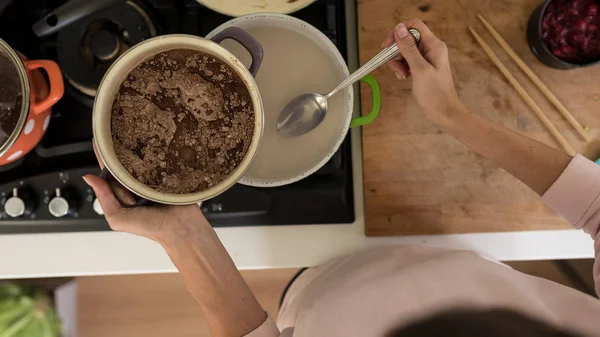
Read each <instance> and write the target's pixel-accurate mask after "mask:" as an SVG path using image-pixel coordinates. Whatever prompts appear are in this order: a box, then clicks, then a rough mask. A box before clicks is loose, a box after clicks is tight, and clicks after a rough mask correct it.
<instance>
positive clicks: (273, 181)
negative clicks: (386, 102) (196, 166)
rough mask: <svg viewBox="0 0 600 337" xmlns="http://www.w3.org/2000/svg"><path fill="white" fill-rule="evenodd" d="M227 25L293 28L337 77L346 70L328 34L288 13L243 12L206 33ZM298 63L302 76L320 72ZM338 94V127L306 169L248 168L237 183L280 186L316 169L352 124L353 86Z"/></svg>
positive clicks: (243, 27) (343, 75) (217, 31)
mask: <svg viewBox="0 0 600 337" xmlns="http://www.w3.org/2000/svg"><path fill="white" fill-rule="evenodd" d="M230 27H239V28H242V29H244V30H248V31H250V33H252V29H257V28H265V27H272V28H274V29H275V28H279V29H280V28H286V29H288V30H291V31H293V32H289V33H291V34H292V33H294V34H295V33H297V34H301V35H303V36H305V37H308V38H309V39H310V40H311V41H312V42H314V44H316V45H317V46H318V47H319V48H320V49H321V50H322V51H324V53H325V55H326V57H328V58H329V60H330V61H331V63H332V64H333V65H334V68H335V71H336V72H337V77H338V78H337V80H339V81H341V80H342V79H343V78H345V77H346V76H348V74H349V72H348V66H347V65H346V62H345V61H344V59H343V57H342V55H341V54H340V52H339V51H338V49H337V47H336V46H335V45H334V44H333V43H332V42H331V41H330V40H329V38H328V37H327V36H325V35H324V34H323V33H321V32H320V31H319V30H317V29H316V28H315V27H313V26H311V25H310V24H308V23H306V22H304V21H302V20H299V19H296V18H293V17H291V16H288V15H283V14H275V13H260V14H250V15H247V16H243V17H239V18H235V19H232V20H230V21H227V22H226V23H224V24H222V25H221V26H219V27H217V28H215V29H214V30H213V31H212V32H210V33H209V34H208V35H207V38H210V37H212V36H215V35H216V34H218V33H219V32H221V31H223V30H224V29H227V28H230ZM253 36H254V37H255V38H256V39H257V40H258V41H259V43H261V44H262V45H263V47H264V48H265V57H266V58H267V57H272V55H271V54H273V53H271V54H270V51H269V50H268V47H266V46H265V40H264V39H263V40H262V42H261V36H259V35H258V34H253ZM287 42H288V41H287V40H282V41H281V44H282V45H285V44H286V43H287ZM267 63H268V62H267V61H266V59H265V62H263V67H264V66H265V64H267ZM291 66H293V65H291ZM297 66H298V67H303V69H304V68H305V73H306V74H308V75H303V76H319V75H318V74H313V73H311V65H310V64H303V65H297ZM264 69H265V68H263V71H264ZM303 71H304V70H303ZM260 76H265V74H263V73H259V79H260ZM268 76H273V77H277V76H282V75H280V74H276V73H275V74H272V73H269V74H268ZM286 81H288V83H289V81H290V79H289V78H282V85H286V83H285V82H286ZM258 82H259V89H260V90H262V89H261V88H260V80H259V81H258ZM338 83H339V82H338ZM336 84H337V83H336ZM334 86H335V85H333V86H332V87H331V88H330V89H333V87H334ZM263 89H264V88H263ZM312 90H313V91H314V89H312ZM302 93H303V92H298V93H297V94H298V95H299V94H302ZM261 94H262V96H263V101H264V103H265V106H266V107H268V104H267V101H265V92H264V91H263V92H262V93H261ZM337 95H340V96H342V99H338V101H337V102H338V104H341V105H343V106H342V109H341V111H339V110H340V109H338V112H342V114H341V115H340V116H337V117H332V118H336V120H335V123H338V124H339V125H337V127H336V128H335V129H336V130H338V131H339V132H337V131H336V134H333V135H332V137H333V138H332V139H327V140H326V142H327V144H328V147H327V148H326V149H325V150H323V151H322V153H321V152H319V156H320V157H319V160H315V161H314V162H312V163H310V164H307V165H308V166H307V167H306V168H305V169H302V170H301V172H296V173H293V174H290V175H289V176H285V177H276V178H265V177H260V178H259V177H257V176H251V175H250V172H249V173H247V174H246V175H245V176H244V177H243V178H242V179H241V180H240V181H239V183H241V184H244V185H250V186H257V187H275V186H282V185H287V184H291V183H294V182H296V181H299V180H301V179H303V178H305V177H307V176H309V175H311V174H312V173H314V172H315V171H317V170H319V169H320V168H321V167H323V165H325V164H326V163H327V162H328V161H329V159H330V158H331V157H332V156H333V155H334V154H335V153H336V151H337V150H338V149H339V147H340V145H341V144H342V142H343V141H344V139H345V137H346V134H347V132H348V128H349V127H350V126H351V122H352V113H353V106H354V93H353V90H352V88H347V89H345V90H343V91H341V92H340V93H338V94H337ZM337 95H336V96H337ZM330 106H331V105H330ZM267 109H268V108H267ZM378 111H379V110H378V109H377V113H378ZM265 114H266V115H267V116H269V117H272V115H270V114H277V115H279V111H265ZM329 115H330V114H329V112H328V116H329ZM375 115H376V114H375ZM374 117H375V116H371V117H370V119H374ZM326 118H327V117H326ZM366 123H367V121H366V120H364V119H363V121H362V123H361V122H360V121H356V123H354V122H353V124H356V125H362V124H366ZM266 127H269V123H268V122H266ZM309 134H310V133H309ZM303 137H305V136H303ZM264 141H268V140H266V139H264V140H263V142H264ZM264 144H265V143H263V147H264V146H265V145H264ZM259 152H260V149H259ZM259 157H260V154H259ZM251 171H252V169H251Z"/></svg>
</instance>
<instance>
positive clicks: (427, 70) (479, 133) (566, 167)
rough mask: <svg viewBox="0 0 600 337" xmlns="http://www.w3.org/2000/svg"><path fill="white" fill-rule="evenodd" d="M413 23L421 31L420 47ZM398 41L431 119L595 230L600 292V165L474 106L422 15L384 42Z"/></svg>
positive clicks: (397, 65) (399, 66)
mask: <svg viewBox="0 0 600 337" xmlns="http://www.w3.org/2000/svg"><path fill="white" fill-rule="evenodd" d="M407 26H408V28H412V27H414V28H417V29H418V30H419V31H420V32H421V43H420V45H419V46H418V47H417V46H416V44H415V42H414V39H413V38H412V36H410V35H409V34H408V32H407ZM394 42H395V43H396V44H397V45H398V47H399V49H400V52H401V54H402V56H403V59H402V60H400V59H396V60H394V61H392V62H390V63H389V66H390V68H391V69H392V70H393V71H394V72H396V73H397V77H398V78H400V79H402V78H406V77H407V76H408V75H409V74H412V79H413V95H414V97H415V100H416V101H417V103H418V104H419V105H420V107H421V110H422V112H423V113H424V114H425V115H426V116H427V117H428V118H429V119H431V120H432V121H433V122H435V123H437V124H438V125H439V126H440V127H441V128H442V129H443V130H444V131H445V132H447V133H448V134H450V135H452V136H454V137H456V138H458V139H459V140H460V141H462V142H463V143H464V144H466V145H467V146H468V147H470V148H471V149H473V150H474V151H475V152H477V153H479V154H481V155H483V156H484V157H487V158H488V159H490V160H491V161H493V162H494V163H496V165H498V166H500V167H502V168H503V169H505V170H506V171H508V172H509V173H510V174H512V175H513V176H515V177H516V178H518V179H519V180H521V181H522V182H523V183H525V184H526V185H527V186H529V187H530V188H531V189H532V190H534V191H536V192H537V193H538V194H540V195H542V200H543V201H544V202H545V203H546V205H548V206H549V207H550V208H552V210H554V211H555V212H556V213H558V214H559V215H561V216H562V217H564V218H565V219H566V220H567V221H569V223H571V225H573V226H574V227H575V228H578V229H583V230H584V231H585V232H587V233H588V234H590V235H591V237H592V238H593V239H594V240H595V243H594V248H595V252H596V261H595V263H594V280H595V283H596V292H597V293H598V294H600V165H597V164H595V163H593V162H591V161H589V160H587V159H586V158H584V157H583V156H581V155H577V156H576V157H575V158H571V157H570V156H569V155H567V154H566V153H563V152H562V151H559V150H556V149H554V148H552V147H549V146H547V145H544V144H542V143H539V142H537V141H535V140H533V139H530V138H528V137H525V136H523V135H520V134H518V133H516V132H513V131H511V130H509V129H507V128H505V127H503V126H501V125H498V124H496V123H493V122H491V121H489V120H487V119H485V118H483V117H481V116H479V115H477V114H475V113H472V112H471V111H469V110H468V108H466V107H465V106H464V105H463V104H462V103H461V102H460V99H459V98H458V95H457V93H456V90H455V89H454V83H453V81H452V74H451V71H450V64H449V61H448V49H447V48H446V45H445V43H444V42H442V41H441V40H440V39H438V38H437V37H436V36H435V35H433V33H431V31H430V30H429V29H428V28H427V26H425V24H423V22H421V21H420V20H417V19H414V20H410V21H408V22H406V24H400V25H398V26H397V27H396V29H394V31H393V32H392V33H390V35H389V36H388V37H387V39H386V40H385V41H384V43H383V46H388V45H390V44H392V43H394Z"/></svg>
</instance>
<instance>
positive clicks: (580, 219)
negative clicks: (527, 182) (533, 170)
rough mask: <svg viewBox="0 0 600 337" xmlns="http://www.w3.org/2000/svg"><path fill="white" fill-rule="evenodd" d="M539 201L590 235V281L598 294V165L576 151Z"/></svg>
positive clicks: (599, 190) (599, 278) (599, 291)
mask: <svg viewBox="0 0 600 337" xmlns="http://www.w3.org/2000/svg"><path fill="white" fill-rule="evenodd" d="M542 201H543V202H544V203H545V204H546V205H548V207H550V208H551V209H552V210H553V211H554V212H556V213H557V214H559V215H560V216H562V217H563V218H565V219H566V220H567V221H568V222H569V223H570V224H571V225H573V227H575V228H577V229H583V230H584V231H585V232H586V233H588V234H590V235H591V236H592V239H594V250H595V261H594V281H595V285H596V293H597V294H600V236H599V235H598V231H599V228H600V165H598V164H596V163H594V162H592V161H590V160H588V159H587V158H585V157H584V156H582V155H580V154H578V155H576V156H575V157H573V159H572V160H571V162H570V163H569V165H568V166H567V168H566V169H565V170H564V172H563V173H562V174H561V175H560V177H558V179H557V180H556V181H555V182H554V184H552V186H550V188H549V189H548V190H547V191H546V193H544V195H543V196H542Z"/></svg>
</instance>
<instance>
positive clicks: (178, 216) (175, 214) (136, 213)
mask: <svg viewBox="0 0 600 337" xmlns="http://www.w3.org/2000/svg"><path fill="white" fill-rule="evenodd" d="M94 150H96V149H95V147H94ZM98 163H100V166H102V161H101V160H99V159H98ZM83 179H84V180H85V182H86V183H87V184H88V185H89V186H90V187H91V188H92V189H93V190H94V193H95V194H96V197H97V198H98V201H99V202H100V205H101V206H102V210H103V211H104V216H105V218H106V221H107V222H108V224H109V226H110V228H112V229H113V230H114V231H117V232H127V233H132V234H136V235H140V236H144V237H147V238H149V239H151V240H154V241H156V242H158V243H160V244H161V245H163V246H165V245H166V244H170V243H171V242H173V241H174V240H176V239H178V238H185V237H187V236H190V234H191V232H192V231H193V230H194V229H195V228H196V227H198V226H209V227H210V225H209V224H208V221H207V220H206V218H205V217H204V214H202V211H201V210H200V207H198V205H185V206H169V205H152V206H151V207H148V206H145V207H144V206H140V207H135V208H125V207H123V206H121V204H120V203H119V201H118V200H117V198H116V196H115V193H116V194H117V195H118V197H119V199H120V200H122V201H124V202H125V203H128V204H133V203H135V198H134V197H133V195H132V194H131V192H129V191H128V190H127V189H125V188H124V187H123V186H121V184H119V183H118V182H116V181H112V182H111V183H110V184H109V183H108V182H106V181H105V180H103V179H101V178H99V177H97V176H94V175H91V174H88V175H86V176H84V177H83ZM113 191H114V192H113Z"/></svg>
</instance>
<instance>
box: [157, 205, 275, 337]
mask: <svg viewBox="0 0 600 337" xmlns="http://www.w3.org/2000/svg"><path fill="white" fill-rule="evenodd" d="M195 210H196V215H195V216H194V218H195V220H194V221H192V222H190V223H182V224H177V225H178V226H180V230H179V232H180V233H185V234H184V235H177V236H169V237H168V238H166V239H164V240H162V242H160V243H161V245H162V246H163V247H164V248H165V250H166V251H167V254H169V257H170V258H171V261H173V264H175V266H176V267H177V269H178V270H179V272H180V273H181V276H182V277H183V280H184V281H185V284H186V285H187V288H188V290H189V291H190V293H191V294H192V296H194V298H195V299H196V300H197V301H198V303H199V304H200V306H201V307H202V310H203V312H204V314H205V316H206V319H207V321H208V325H209V327H210V330H211V334H212V335H213V336H223V337H239V336H244V335H246V334H248V333H250V332H251V331H253V330H255V329H256V328H258V326H260V325H261V324H262V323H263V322H265V320H266V319H267V314H266V313H265V311H264V310H263V309H262V307H261V306H260V304H259V303H258V301H257V300H256V298H255V297H254V294H253V293H252V291H251V290H250V288H248V285H247V284H246V282H245V281H244V279H243V278H242V275H240V273H239V271H238V269H237V268H236V266H235V264H234V263H233V261H232V260H231V257H230V256H229V254H228V253H227V251H226V250H225V247H223V245H222V244H221V241H220V240H219V238H218V237H217V234H216V233H215V231H214V230H213V228H212V227H211V226H210V224H209V223H208V221H207V220H206V218H205V217H204V215H203V214H202V212H201V211H200V208H198V207H196V208H195Z"/></svg>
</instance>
